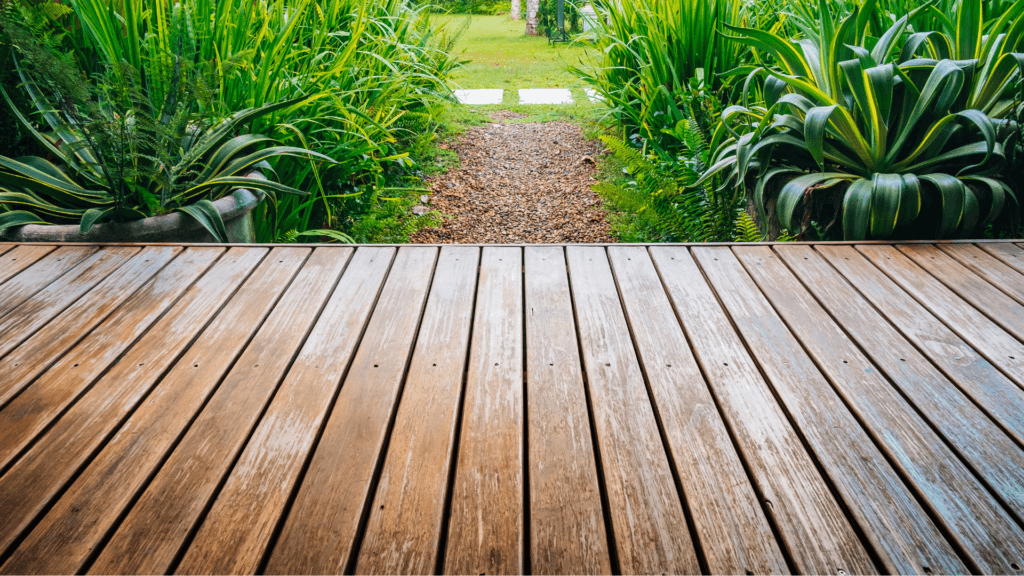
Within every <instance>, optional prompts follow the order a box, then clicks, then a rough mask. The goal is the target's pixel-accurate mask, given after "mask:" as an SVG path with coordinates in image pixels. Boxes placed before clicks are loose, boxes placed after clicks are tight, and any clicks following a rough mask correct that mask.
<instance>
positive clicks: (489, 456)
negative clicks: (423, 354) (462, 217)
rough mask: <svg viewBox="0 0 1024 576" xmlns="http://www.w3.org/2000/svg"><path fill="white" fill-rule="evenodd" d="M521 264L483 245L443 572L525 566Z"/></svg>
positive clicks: (514, 253)
mask: <svg viewBox="0 0 1024 576" xmlns="http://www.w3.org/2000/svg"><path fill="white" fill-rule="evenodd" d="M522 270H523V260H522V251H521V250H520V249H518V248H500V247H489V248H485V249H484V251H483V255H482V256H481V259H480V277H479V280H478V284H477V295H476V307H475V311H474V312H475V314H474V321H473V336H472V340H471V343H470V347H471V349H470V357H469V365H468V366H467V369H466V392H465V397H466V399H465V405H464V406H465V407H464V409H463V416H462V428H461V436H460V442H459V450H458V457H457V460H456V468H455V480H454V485H453V486H452V504H451V515H450V519H449V526H448V543H447V549H446V551H445V558H444V568H443V570H444V572H445V573H447V574H518V573H522V572H524V571H525V565H524V564H525V554H524V548H523V547H524V545H525V542H524V540H525V531H524V517H523V514H524V513H523V456H524V451H525V448H524V439H523V429H524V424H523V411H524V406H523V404H524V402H523V276H522Z"/></svg>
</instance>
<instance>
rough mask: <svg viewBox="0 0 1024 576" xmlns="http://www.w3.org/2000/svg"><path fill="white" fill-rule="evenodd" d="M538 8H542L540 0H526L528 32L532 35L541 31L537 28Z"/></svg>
mask: <svg viewBox="0 0 1024 576" xmlns="http://www.w3.org/2000/svg"><path fill="white" fill-rule="evenodd" d="M538 10H540V0H526V33H527V34H529V35H530V36H536V35H537V34H539V33H540V32H538V30H537V11H538Z"/></svg>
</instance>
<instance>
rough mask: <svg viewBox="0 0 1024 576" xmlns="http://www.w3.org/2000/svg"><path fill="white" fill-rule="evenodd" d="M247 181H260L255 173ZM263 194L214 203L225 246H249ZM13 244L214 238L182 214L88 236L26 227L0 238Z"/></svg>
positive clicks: (239, 194) (242, 193) (101, 227)
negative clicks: (222, 227) (254, 209)
mask: <svg viewBox="0 0 1024 576" xmlns="http://www.w3.org/2000/svg"><path fill="white" fill-rule="evenodd" d="M249 178H263V175H262V174H259V173H258V172H254V173H252V174H249ZM263 198H264V194H263V192H260V191H258V190H246V189H239V190H235V191H234V192H233V193H231V194H230V195H228V196H225V197H223V198H221V199H220V200H217V201H215V202H214V203H213V205H214V206H216V207H217V211H218V212H220V216H221V218H222V219H223V220H224V226H225V227H226V228H227V232H228V238H227V240H228V242H231V243H252V242H254V241H255V236H256V231H255V228H254V227H253V222H252V214H251V212H252V209H253V208H255V207H256V206H257V205H258V204H259V203H260V202H262V201H263ZM0 238H2V239H3V240H8V241H13V242H90V243H92V242H145V243H159V242H174V243H207V242H216V240H215V239H214V237H213V236H212V235H211V234H210V233H209V232H208V231H207V230H206V228H204V227H203V225H202V224H200V223H199V222H198V221H196V220H195V218H192V217H191V216H189V215H187V214H183V213H181V212H172V213H170V214H164V215H162V216H153V217H152V218H145V219H143V220H136V221H134V222H108V223H105V224H97V225H95V226H93V228H92V230H90V231H89V233H88V234H82V233H81V232H80V231H79V226H78V224H68V225H62V226H49V225H45V224H27V225H25V226H21V227H19V228H15V229H13V230H9V231H8V232H7V234H6V235H3V236H0Z"/></svg>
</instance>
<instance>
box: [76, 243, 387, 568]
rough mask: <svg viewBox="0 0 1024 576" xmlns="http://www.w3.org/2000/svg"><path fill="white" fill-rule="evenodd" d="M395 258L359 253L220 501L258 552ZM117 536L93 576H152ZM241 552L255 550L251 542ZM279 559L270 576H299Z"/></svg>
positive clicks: (145, 559)
mask: <svg viewBox="0 0 1024 576" xmlns="http://www.w3.org/2000/svg"><path fill="white" fill-rule="evenodd" d="M395 252H396V250H394V249H393V248H372V247H363V248H359V249H358V250H357V251H356V253H355V255H354V256H353V257H352V260H351V262H350V263H349V265H348V268H347V269H346V271H345V274H344V275H343V276H342V278H341V282H339V284H338V286H337V288H335V290H334V293H333V295H332V296H331V299H330V301H328V303H327V306H326V307H325V308H324V310H323V312H322V313H321V314H320V318H319V320H318V321H317V323H316V326H315V327H314V328H313V331H312V332H311V333H310V335H309V337H308V338H307V339H306V343H305V345H304V346H303V348H302V351H301V352H300V353H299V355H298V357H297V358H296V359H295V361H294V362H293V363H292V367H291V368H290V369H289V371H288V375H287V376H286V377H285V380H284V383H283V384H282V385H281V387H280V388H279V389H278V392H277V394H275V396H274V400H273V401H272V402H271V404H270V406H269V407H268V408H267V412H266V414H265V415H264V416H263V418H262V420H261V421H260V423H259V426H258V427H257V428H256V430H255V432H253V434H252V437H251V438H250V440H249V443H248V444H247V445H246V448H245V450H244V451H243V452H242V455H241V457H240V458H239V460H238V463H237V464H235V466H234V468H233V469H232V471H231V475H230V476H229V477H228V479H227V481H226V482H225V484H224V487H223V488H222V489H221V490H220V492H219V494H218V496H217V498H218V499H219V500H220V501H223V502H224V504H223V505H222V508H223V509H224V510H226V511H228V512H230V513H231V514H232V515H233V518H232V519H231V522H232V523H237V524H238V525H242V526H250V527H253V530H252V531H251V536H252V538H254V539H257V540H258V542H257V544H258V546H266V542H267V540H266V534H268V533H271V532H273V530H274V528H275V527H276V526H277V525H278V524H279V520H280V518H281V515H282V513H283V511H284V509H285V506H286V503H287V501H288V498H289V497H290V495H291V494H292V493H293V492H294V490H295V486H296V484H297V482H298V480H299V477H300V475H301V471H302V468H303V466H304V464H305V463H306V461H307V458H308V457H309V454H310V452H311V451H312V449H313V445H314V443H315V441H316V438H317V436H318V435H319V433H320V430H321V427H322V425H323V423H324V420H325V419H326V418H327V413H328V410H329V409H330V406H331V402H332V401H333V399H334V397H335V394H336V393H337V391H338V388H339V387H340V386H341V380H342V377H343V376H344V374H345V372H346V371H347V370H348V367H349V362H350V360H351V359H352V356H353V354H354V353H355V349H356V344H357V343H358V342H359V338H360V336H361V335H362V332H363V329H364V328H365V327H366V323H367V321H368V320H369V318H370V313H371V312H372V310H373V305H374V303H375V302H376V300H377V296H378V295H379V294H380V291H381V288H382V287H383V285H384V279H385V277H386V276H387V273H388V269H389V268H390V266H391V262H392V260H393V258H394V255H395ZM243 503H244V506H243ZM118 536H119V535H115V537H114V539H113V540H112V541H111V543H110V544H109V545H108V546H107V549H105V550H104V552H103V554H101V556H100V558H99V559H98V560H97V562H96V563H95V564H93V566H92V568H91V571H92V572H93V573H97V574H103V573H108V572H116V573H124V574H133V573H147V572H149V571H150V570H149V569H148V568H146V567H148V566H149V562H150V558H149V556H148V555H147V554H146V552H145V548H141V549H140V548H139V547H138V546H136V545H135V542H136V540H135V539H134V538H130V537H128V536H127V535H125V537H124V538H119V537H118ZM240 545H241V546H245V547H250V548H255V547H257V545H254V544H250V543H248V542H242V543H241V544H240ZM282 551H284V552H285V554H275V556H274V557H272V559H271V563H270V565H269V566H268V568H267V572H268V573H274V572H275V571H277V570H280V571H282V572H288V573H292V572H295V571H296V570H293V569H292V568H291V567H290V566H289V565H287V564H286V565H284V566H283V567H280V565H279V564H275V562H278V561H280V559H281V558H282V557H284V558H289V555H288V554H287V552H288V548H287V547H278V550H277V551H276V552H282ZM300 552H301V553H302V554H305V553H307V552H309V553H312V554H316V553H318V552H319V550H318V549H312V548H311V547H309V546H304V547H303V549H301V550H300ZM156 558H157V559H159V558H160V556H157V557H156ZM144 568H146V569H144Z"/></svg>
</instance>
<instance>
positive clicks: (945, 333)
mask: <svg viewBox="0 0 1024 576" xmlns="http://www.w3.org/2000/svg"><path fill="white" fill-rule="evenodd" d="M828 248H829V249H830V250H832V249H833V247H828ZM836 248H838V247H836ZM775 252H776V253H777V254H778V255H779V256H781V257H782V260H783V261H785V262H787V263H789V264H790V269H791V270H792V271H793V272H794V273H795V274H796V275H797V276H798V277H799V278H800V279H801V280H802V281H803V284H804V286H805V287H807V289H808V290H810V291H811V292H812V293H813V294H814V295H815V297H816V298H817V300H818V301H819V302H820V303H821V304H822V306H823V307H825V308H826V309H827V310H828V311H829V313H830V314H831V315H832V316H833V317H834V318H835V319H836V321H837V322H838V323H839V324H840V325H841V326H843V328H844V329H845V331H846V333H847V334H849V335H850V337H851V338H852V339H854V340H856V341H857V343H858V344H860V346H861V347H862V348H863V349H864V351H865V352H867V354H868V356H870V357H871V360H872V362H874V363H875V365H877V366H878V367H879V368H881V369H882V371H883V372H885V373H886V374H887V375H888V377H889V380H890V381H891V382H893V383H894V384H895V385H896V386H897V387H899V388H900V389H901V390H903V392H904V394H906V395H907V397H908V398H910V399H911V400H912V401H913V402H914V403H915V404H916V405H917V406H919V407H921V408H922V410H923V413H924V414H925V416H927V417H929V419H931V420H932V421H933V422H934V426H935V427H936V428H937V429H940V430H941V429H943V428H944V427H945V426H959V427H961V428H971V427H974V426H977V427H979V428H980V430H976V431H966V432H964V433H954V432H952V430H956V428H953V429H952V430H951V431H950V434H951V435H952V436H954V437H956V436H960V435H961V434H966V435H967V437H971V435H972V434H980V433H982V432H984V434H986V435H992V436H986V437H985V440H984V441H982V442H980V443H979V444H977V445H974V446H967V447H965V449H966V450H968V451H977V450H982V451H994V452H995V453H1001V452H1003V451H1006V452H1007V453H1008V454H1010V455H1011V456H1012V457H1014V458H1016V457H1017V456H1015V455H1013V454H1014V451H1017V450H1019V445H1024V391H1021V390H1020V389H1019V388H1017V386H1015V385H1014V384H1013V383H1012V382H1010V381H1009V380H1007V379H1006V378H1005V377H1004V376H1003V375H1002V374H1000V373H999V371H998V370H995V369H994V368H993V367H992V366H991V365H990V364H988V363H987V362H985V361H984V360H983V359H982V360H981V363H982V364H983V365H984V366H981V367H975V368H973V369H969V371H968V370H959V369H960V366H959V365H958V364H957V363H948V364H947V363H946V362H944V360H945V357H944V355H943V354H937V355H934V356H935V357H934V361H935V363H934V364H933V363H932V362H931V361H929V355H928V348H930V347H933V346H934V344H935V341H934V340H925V339H923V338H920V337H918V338H917V342H918V345H917V346H916V347H915V345H914V344H913V343H912V340H911V338H913V337H914V336H913V335H912V336H910V337H907V336H905V335H904V334H903V333H901V332H900V331H899V330H898V329H899V328H901V324H902V323H903V320H904V318H907V317H909V323H910V324H913V322H914V321H915V320H916V318H915V315H916V314H915V312H917V311H916V310H915V307H919V306H920V305H918V304H917V303H916V302H914V301H913V299H911V298H910V297H909V296H907V295H906V294H903V298H904V299H905V300H909V302H908V303H906V304H907V305H906V306H902V305H900V304H899V303H897V304H896V305H895V306H893V305H892V304H888V305H886V304H884V303H883V306H884V308H883V310H885V311H886V312H895V313H896V314H894V317H889V318H887V317H886V316H885V315H883V312H880V311H879V310H878V309H876V308H875V307H874V306H872V305H871V303H870V302H869V301H868V300H867V299H866V298H865V297H864V296H862V295H861V294H860V293H859V292H857V290H856V289H855V287H854V285H853V284H852V283H851V280H850V279H851V278H857V277H860V276H863V275H864V273H862V272H861V271H859V270H858V269H859V268H867V269H869V272H874V274H875V275H876V276H877V277H880V278H878V279H876V280H875V281H876V282H877V283H878V284H884V283H888V285H889V287H890V288H891V289H892V290H894V291H899V288H896V287H895V286H893V285H892V283H891V281H889V280H888V278H886V277H885V276H884V275H882V274H881V272H878V271H877V269H875V268H874V267H873V266H871V264H870V263H868V262H867V261H865V260H864V258H863V257H862V256H861V255H860V254H857V253H856V252H855V251H852V248H849V247H846V249H845V251H835V252H833V253H832V254H833V258H838V259H840V260H841V263H839V264H832V265H830V264H829V261H828V259H827V257H826V256H824V255H822V254H819V253H818V252H816V251H815V250H814V249H813V248H812V247H809V246H800V247H795V246H778V247H776V248H775ZM823 253H824V247H823ZM843 254H846V255H845V256H844V255H843ZM851 257H852V260H848V258H851ZM839 267H842V268H843V269H844V270H846V273H845V274H841V273H840V272H839V271H838V270H837V268H839ZM896 298H898V296H897V297H896ZM920 312H921V316H922V317H925V316H927V312H926V311H924V310H923V309H921V310H920ZM931 321H932V323H933V324H934V325H933V326H931V327H930V328H931V329H924V333H925V334H927V335H928V337H930V338H936V337H940V338H943V340H942V343H943V345H944V346H960V347H963V348H964V349H969V347H968V346H967V345H966V344H964V343H963V342H962V341H961V340H959V339H958V338H957V337H956V335H954V334H953V333H952V332H949V330H948V329H947V328H945V327H944V326H942V324H941V323H940V322H938V321H937V320H935V319H934V318H932V319H931ZM907 332H908V333H909V332H910V331H909V330H908V331H907ZM972 355H973V356H974V357H976V358H977V354H975V353H974V352H973V351H972ZM967 374H969V375H970V376H969V377H967ZM960 375H962V376H964V377H962V378H959V377H958V376H960ZM968 398H969V399H970V400H968ZM979 407H980V409H981V410H982V411H984V412H979V410H978V408H979ZM990 418H991V419H993V420H994V421H995V422H997V423H999V426H1000V427H1001V428H1000V431H999V434H995V432H994V431H993V430H991V429H990V427H991V426H992V421H991V420H990ZM1007 435H1009V437H1012V438H1014V439H1015V440H1016V442H1017V444H1014V443H1013V442H1010V443H1009V444H1007V441H1008V440H1009V438H1008V437H1007ZM977 440H980V438H979V439H977ZM998 460H999V458H996V461H998ZM1020 468H1021V469H1022V470H1024V462H1022V465H1021V466H1020ZM1021 497H1024V493H1022V494H1021Z"/></svg>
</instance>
